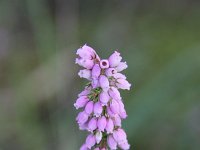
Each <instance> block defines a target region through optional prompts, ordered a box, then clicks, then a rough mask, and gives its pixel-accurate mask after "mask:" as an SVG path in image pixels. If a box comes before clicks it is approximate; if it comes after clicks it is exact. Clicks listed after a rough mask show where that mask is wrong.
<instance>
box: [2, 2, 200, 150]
mask: <svg viewBox="0 0 200 150" xmlns="http://www.w3.org/2000/svg"><path fill="white" fill-rule="evenodd" d="M199 18H200V2H199V1H198V0H169V1H168V0H167V1H164V0H161V1H155V0H148V1H145V0H121V1H120V0H118V1H116V0H97V1H95V0H79V1H78V0H67V1H62V0H18V1H12V0H1V1H0V150H36V149H37V150H78V148H79V147H80V145H81V144H82V143H83V142H84V141H83V140H84V138H83V137H84V136H85V135H84V133H82V132H79V130H78V126H77V125H76V123H75V117H76V114H77V112H76V111H75V108H74V107H73V103H74V101H75V100H76V98H77V94H78V93H79V92H80V90H81V89H83V86H84V83H82V80H80V79H79V77H78V75H77V71H78V69H79V68H78V67H77V66H76V65H75V64H74V59H75V50H76V49H77V48H78V47H80V46H81V45H83V44H85V43H88V45H91V46H92V47H94V48H96V50H97V52H98V53H99V55H100V56H101V57H103V58H104V57H105V58H106V57H108V56H109V55H110V54H111V53H112V51H113V50H115V49H119V51H120V52H121V53H122V56H123V58H124V59H125V61H127V63H128V65H129V68H128V69H127V70H126V71H125V74H126V75H127V76H128V80H129V81H130V82H132V83H133V88H132V89H131V91H124V92H123V93H122V96H123V97H124V102H125V105H126V109H127V112H128V118H127V120H125V121H124V123H123V126H124V128H125V130H126V131H127V133H128V139H129V141H130V143H131V145H132V147H131V150H132V149H138V150H146V149H147V150H169V149H171V150H188V149H191V150H198V149H199V147H200V19H199Z"/></svg>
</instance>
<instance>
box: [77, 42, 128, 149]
mask: <svg viewBox="0 0 200 150" xmlns="http://www.w3.org/2000/svg"><path fill="white" fill-rule="evenodd" d="M76 54H77V55H78V57H77V58H76V63H77V64H79V65H80V66H82V67H84V69H82V70H80V71H79V73H78V75H79V76H80V78H85V79H87V80H88V81H89V83H88V84H87V86H86V87H85V89H84V90H83V91H82V92H81V93H80V94H79V95H78V99H77V100H76V102H75V104H74V107H75V108H76V109H79V108H83V110H84V111H82V112H80V113H79V114H78V115H77V117H76V121H77V123H78V125H79V129H80V130H87V131H89V132H90V134H89V135H88V136H87V138H86V141H85V143H84V144H83V145H82V146H81V147H80V150H89V149H94V150H107V149H109V148H110V149H111V150H116V149H117V148H120V149H122V150H128V149H130V145H129V143H128V140H127V136H126V133H125V131H124V130H123V129H122V128H121V120H122V119H125V118H126V117H127V113H126V110H125V107H124V104H123V101H122V98H121V96H120V92H119V89H127V90H129V89H130V87H131V84H130V83H129V82H128V81H127V80H126V76H125V75H123V74H122V73H120V72H121V71H123V70H124V69H126V68H127V67H128V66H127V64H126V62H121V60H122V57H121V56H120V53H119V52H117V51H115V52H114V53H113V54H112V55H110V57H109V58H108V59H100V57H99V56H98V55H97V53H96V51H95V50H94V49H93V48H91V47H90V46H87V45H84V46H83V47H81V48H79V49H78V50H77V52H76Z"/></svg>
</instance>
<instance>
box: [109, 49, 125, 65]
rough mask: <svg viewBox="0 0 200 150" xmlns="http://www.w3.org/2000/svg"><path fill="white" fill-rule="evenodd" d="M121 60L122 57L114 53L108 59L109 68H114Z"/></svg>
mask: <svg viewBox="0 0 200 150" xmlns="http://www.w3.org/2000/svg"><path fill="white" fill-rule="evenodd" d="M121 60H122V57H121V56H120V53H119V52H117V51H115V52H114V53H113V54H112V55H111V56H110V57H109V58H108V61H109V64H110V67H116V66H118V65H119V63H120V62H121Z"/></svg>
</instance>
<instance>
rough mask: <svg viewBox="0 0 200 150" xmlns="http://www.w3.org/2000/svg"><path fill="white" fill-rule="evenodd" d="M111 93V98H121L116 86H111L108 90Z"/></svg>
mask: <svg viewBox="0 0 200 150" xmlns="http://www.w3.org/2000/svg"><path fill="white" fill-rule="evenodd" d="M108 93H109V95H110V97H111V98H113V99H116V100H120V99H121V96H120V93H119V91H118V90H117V88H115V87H111V88H110V89H109V91H108Z"/></svg>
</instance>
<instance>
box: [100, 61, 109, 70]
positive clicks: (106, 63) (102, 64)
mask: <svg viewBox="0 0 200 150" xmlns="http://www.w3.org/2000/svg"><path fill="white" fill-rule="evenodd" d="M100 67H101V68H102V69H105V68H109V62H108V60H106V59H102V60H101V61H100Z"/></svg>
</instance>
